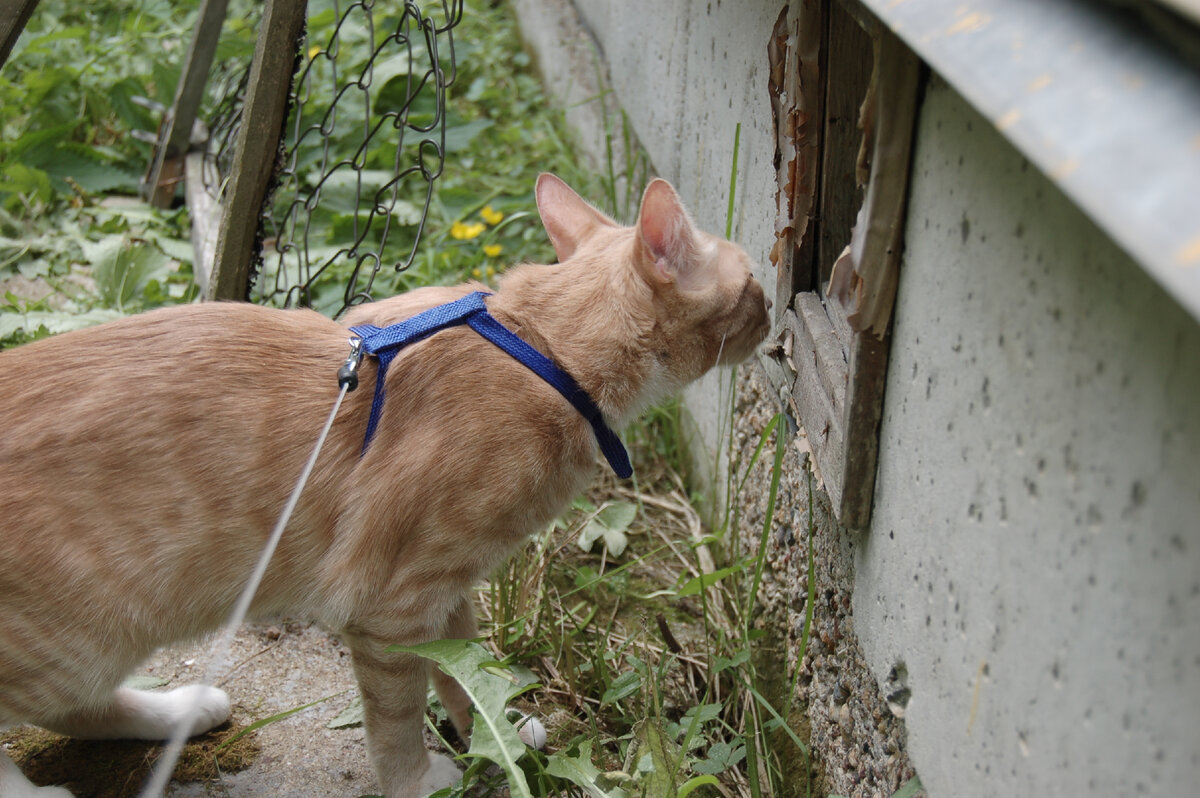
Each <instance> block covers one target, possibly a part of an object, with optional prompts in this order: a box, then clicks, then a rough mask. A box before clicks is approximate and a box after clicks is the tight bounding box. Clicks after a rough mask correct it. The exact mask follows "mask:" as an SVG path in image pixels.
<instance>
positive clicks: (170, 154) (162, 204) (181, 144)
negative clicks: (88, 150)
mask: <svg viewBox="0 0 1200 798" xmlns="http://www.w3.org/2000/svg"><path fill="white" fill-rule="evenodd" d="M228 5H229V0H202V2H201V4H200V12H199V15H198V16H197V18H196V27H195V29H194V30H193V31H192V41H191V43H190V44H189V45H188V49H187V54H186V55H185V56H184V59H183V71H182V73H181V74H180V76H179V83H178V85H177V86H176V87H175V99H174V101H173V102H172V103H171V108H170V110H169V111H168V112H167V115H166V117H165V118H164V119H163V121H162V126H161V127H160V128H159V131H158V143H157V144H156V145H155V147H154V157H153V158H152V159H151V161H150V165H149V168H148V169H147V171H146V177H145V178H144V179H143V180H142V186H141V188H142V196H143V197H145V198H146V201H147V202H149V203H150V204H151V205H153V206H154V207H156V208H166V207H169V206H170V205H171V202H172V200H174V198H175V190H176V188H177V187H178V184H179V182H180V181H181V180H182V178H183V171H184V163H183V159H184V156H185V155H186V153H187V150H188V146H189V144H190V141H191V134H192V128H193V124H194V123H195V121H196V115H197V113H198V112H199V110H200V103H201V102H203V100H204V87H205V85H206V84H207V83H208V73H209V71H210V70H211V69H212V62H213V58H214V57H215V56H216V54H217V43H218V42H219V41H220V39H221V26H222V24H223V23H224V22H225V12H226V8H227V7H228Z"/></svg>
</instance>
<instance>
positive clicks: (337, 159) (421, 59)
mask: <svg viewBox="0 0 1200 798" xmlns="http://www.w3.org/2000/svg"><path fill="white" fill-rule="evenodd" d="M427 7H429V8H431V9H433V10H432V11H431V12H427V11H425V10H423V9H422V8H421V6H420V5H419V4H418V3H416V2H413V1H412V0H409V1H408V2H405V3H403V4H402V5H401V4H399V3H396V2H395V1H394V0H392V2H375V0H358V1H357V2H352V3H345V2H342V0H310V3H309V12H308V34H307V38H306V41H305V43H304V45H303V47H304V51H303V52H302V53H300V57H299V59H298V63H299V69H298V71H297V74H296V76H295V79H294V81H293V91H292V98H293V102H292V106H291V110H290V112H289V115H288V119H287V122H286V127H285V129H284V132H283V154H282V157H281V159H280V162H279V164H278V165H277V172H276V175H275V179H274V181H273V182H274V188H273V190H272V191H271V192H269V194H268V197H267V200H266V202H265V203H264V208H263V216H262V220H261V228H260V233H261V239H262V242H263V244H262V251H261V258H262V260H261V263H260V264H258V266H257V269H256V271H257V274H256V277H255V278H254V285H253V286H252V288H251V291H250V296H251V299H253V300H254V301H256V302H260V303H264V304H271V305H279V306H285V307H286V306H306V307H315V308H316V309H318V310H320V311H322V312H324V313H327V314H329V315H332V316H337V315H339V314H341V313H342V312H343V311H344V310H345V309H346V308H347V307H349V306H350V305H353V304H357V303H359V302H363V301H366V300H369V299H370V298H371V290H372V287H373V285H374V283H375V280H376V278H377V276H378V275H379V274H380V273H381V272H382V271H383V270H385V269H390V270H395V271H403V270H405V269H407V268H408V267H409V265H411V263H412V262H413V259H414V258H415V257H416V255H417V247H418V244H419V242H420V239H421V234H422V232H423V231H424V228H425V219H426V216H427V215H428V212H429V204H430V201H431V200H432V198H433V187H434V182H435V181H436V180H437V178H438V177H439V176H440V175H441V174H442V170H443V168H444V167H445V152H446V149H445V119H446V93H447V89H448V88H449V87H450V86H451V85H452V84H453V83H454V79H455V74H456V69H455V60H454V38H453V28H454V27H455V25H457V24H458V22H459V21H460V20H461V18H462V13H463V0H439V2H436V3H429V4H427ZM247 74H248V72H246V73H242V74H240V75H239V76H238V79H236V80H235V79H233V78H232V77H231V78H228V79H227V80H226V93H225V94H224V98H223V99H222V101H221V102H220V103H219V104H218V106H217V109H216V111H215V112H214V114H213V116H212V117H211V119H210V122H209V128H210V145H209V158H210V162H211V163H213V164H215V166H216V169H215V170H211V171H213V172H215V174H216V175H217V178H216V180H217V182H219V181H221V180H224V179H226V178H227V176H228V173H229V164H230V162H231V158H232V148H233V143H234V142H235V141H236V131H237V128H238V125H239V123H240V115H241V97H242V96H243V95H244V93H245V81H246V76H247ZM206 171H209V170H206ZM218 189H219V186H212V187H210V190H214V191H215V190H218Z"/></svg>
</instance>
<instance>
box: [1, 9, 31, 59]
mask: <svg viewBox="0 0 1200 798" xmlns="http://www.w3.org/2000/svg"><path fill="white" fill-rule="evenodd" d="M37 4H38V0H0V67H2V66H4V62H5V61H7V60H8V54H9V53H11V52H12V48H13V45H15V44H16V43H17V37H18V36H20V35H21V31H23V30H25V23H27V22H29V17H30V16H32V15H33V9H34V8H35V7H36V6H37Z"/></svg>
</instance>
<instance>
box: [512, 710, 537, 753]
mask: <svg viewBox="0 0 1200 798" xmlns="http://www.w3.org/2000/svg"><path fill="white" fill-rule="evenodd" d="M506 714H507V716H508V719H509V720H511V721H512V723H513V725H514V726H516V727H517V736H518V737H520V738H521V742H523V743H525V745H527V746H529V747H530V748H536V749H537V750H538V751H541V750H542V749H544V748H545V747H546V727H545V726H544V725H543V724H542V722H541V721H540V720H538V719H537V718H535V717H534V716H533V715H526V714H525V713H524V712H522V711H521V710H519V709H513V708H512V707H509V708H508V710H507V713H506Z"/></svg>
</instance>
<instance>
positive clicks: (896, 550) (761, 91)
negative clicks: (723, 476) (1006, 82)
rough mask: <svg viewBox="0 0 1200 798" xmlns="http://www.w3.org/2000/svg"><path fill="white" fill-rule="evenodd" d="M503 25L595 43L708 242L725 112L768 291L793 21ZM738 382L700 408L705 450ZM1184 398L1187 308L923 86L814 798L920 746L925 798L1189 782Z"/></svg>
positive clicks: (750, 406)
mask: <svg viewBox="0 0 1200 798" xmlns="http://www.w3.org/2000/svg"><path fill="white" fill-rule="evenodd" d="M518 6H519V7H520V6H525V7H526V10H525V11H524V12H523V18H524V19H523V22H524V24H525V26H526V27H527V28H529V27H536V26H537V25H538V22H539V19H543V18H544V17H543V12H544V9H545V8H547V7H556V8H557V9H558V10H559V11H560V12H563V13H565V14H566V15H567V16H568V17H572V18H574V19H576V22H577V23H579V22H581V23H582V24H583V25H584V26H585V28H586V29H587V30H589V32H590V35H591V36H593V37H594V41H595V45H596V47H597V52H598V53H599V58H600V59H601V63H602V64H603V65H604V66H605V67H606V68H607V72H608V78H609V79H610V80H611V82H612V85H613V87H614V89H615V93H616V97H617V99H619V101H620V103H621V105H622V106H623V107H624V109H625V111H626V112H627V113H628V115H629V117H630V120H631V122H632V123H633V125H634V127H635V129H636V132H637V134H638V136H639V137H640V139H641V141H642V143H643V144H644V145H645V147H646V149H647V151H648V152H649V154H650V157H651V160H652V161H653V163H654V166H655V167H656V169H657V171H658V172H659V173H660V174H662V175H663V176H665V177H667V178H668V179H670V180H672V181H673V182H674V183H675V184H676V186H677V187H678V188H679V189H680V192H681V194H682V195H683V197H684V199H685V201H686V202H688V203H689V206H690V207H691V208H692V209H693V211H694V212H695V215H696V217H697V220H698V221H699V222H700V223H701V224H702V225H703V226H704V227H706V228H708V229H710V230H714V231H720V230H722V229H723V227H724V218H725V209H726V203H727V199H728V196H727V193H726V192H727V187H728V180H729V169H730V161H731V158H732V139H733V128H734V124H735V123H736V122H738V121H740V122H741V123H742V147H741V153H740V160H739V170H738V175H739V177H738V197H739V202H738V206H737V207H738V210H737V213H736V215H735V223H734V238H736V239H738V240H740V241H741V242H742V243H743V245H744V246H746V247H747V249H748V250H749V251H750V253H751V255H752V256H753V257H755V258H756V259H757V260H758V261H759V263H761V264H763V268H762V271H761V272H760V275H759V276H760V278H761V279H763V280H764V281H765V282H766V283H768V284H773V283H774V273H773V270H771V269H770V267H769V265H767V253H768V252H769V250H770V248H771V246H772V244H773V243H774V235H773V230H774V216H775V205H774V193H775V182H774V181H775V176H774V172H773V166H772V163H771V158H772V155H773V152H774V145H773V143H772V139H771V120H770V109H769V105H768V102H767V93H766V74H765V63H766V55H765V52H766V50H765V48H766V42H767V37H768V35H769V33H770V30H771V26H772V24H773V23H774V21H775V19H776V16H777V15H778V13H779V10H780V8H781V7H782V4H781V3H780V2H778V0H776V1H775V2H769V1H768V0H741V2H736V3H735V2H732V0H726V1H725V2H723V3H722V2H720V1H719V0H712V2H707V0H704V1H689V0H670V1H669V2H666V1H664V2H660V3H656V4H653V5H652V6H645V5H643V6H639V7H637V9H636V14H635V13H634V9H632V8H631V6H630V4H627V3H618V2H616V0H586V2H584V0H579V2H578V3H577V4H576V6H577V8H576V7H574V6H572V5H571V4H570V3H569V2H567V0H519V2H518ZM561 66H562V65H561V64H556V67H555V68H558V69H561ZM759 377H761V375H757V376H755V375H751V377H750V378H748V381H747V380H745V379H744V380H742V381H740V382H739V389H738V390H739V398H738V401H739V414H738V424H739V427H740V428H742V427H748V425H751V422H752V420H753V419H760V420H761V419H763V418H768V417H769V415H770V414H771V413H773V412H774V407H773V406H772V404H771V400H770V399H769V398H768V395H769V393H770V390H769V389H768V388H764V387H763V385H762V382H761V380H760V379H759ZM728 384H729V382H728V379H727V378H721V377H718V378H716V379H713V380H710V381H709V382H707V383H704V384H702V385H700V386H698V387H696V388H695V389H693V391H692V392H690V393H689V395H688V397H687V399H688V405H689V408H690V409H691V412H692V413H693V415H694V416H695V417H696V418H697V420H698V422H699V425H700V427H701V429H702V430H704V432H705V434H706V435H707V437H708V440H710V441H715V440H716V435H715V431H716V430H717V429H718V428H719V427H720V426H721V424H722V423H724V421H725V420H726V419H727V417H728V409H727V408H728V395H727V393H726V395H725V396H723V397H722V396H721V390H720V388H721V386H726V387H727V386H728ZM1198 397H1200V326H1198V325H1197V322H1196V321H1195V319H1193V318H1192V317H1190V316H1188V315H1187V314H1186V313H1184V312H1183V311H1182V310H1181V309H1180V307H1179V306H1178V305H1177V304H1176V303H1175V301H1174V300H1173V299H1171V298H1170V297H1168V296H1167V295H1166V294H1165V293H1163V292H1162V291H1161V290H1160V289H1159V288H1158V287H1157V286H1156V284H1154V283H1153V282H1152V281H1151V280H1150V279H1149V278H1147V277H1146V275H1145V273H1144V272H1143V270H1142V269H1141V268H1140V267H1139V266H1138V265H1137V264H1135V263H1134V262H1133V261H1131V260H1130V259H1129V258H1128V257H1127V256H1126V255H1125V254H1123V253H1122V252H1121V251H1120V250H1119V249H1118V248H1117V247H1116V246H1115V245H1114V244H1113V243H1112V241H1111V240H1110V239H1109V237H1108V236H1107V235H1106V234H1105V233H1104V232H1103V231H1101V230H1099V229H1097V228H1096V227H1095V226H1094V225H1093V224H1092V223H1091V222H1089V221H1088V220H1087V219H1086V218H1085V217H1084V216H1083V214H1081V213H1080V212H1079V211H1078V209H1077V208H1076V207H1075V206H1074V205H1073V204H1072V203H1071V202H1070V201H1069V200H1067V199H1066V198H1065V197H1064V196H1063V195H1062V194H1061V193H1060V192H1059V191H1058V190H1057V189H1056V188H1055V187H1054V185H1053V184H1052V183H1051V182H1049V181H1047V180H1046V179H1045V178H1044V177H1043V176H1042V175H1041V174H1040V173H1039V172H1038V171H1037V170H1036V169H1035V168H1034V167H1032V166H1030V165H1029V164H1028V163H1027V162H1026V161H1025V160H1024V159H1023V158H1022V157H1021V156H1020V155H1019V154H1018V153H1017V151H1016V150H1015V149H1014V148H1013V147H1012V146H1011V145H1010V144H1009V143H1008V142H1007V141H1006V140H1005V139H1004V138H1003V137H1002V136H1001V135H1000V134H999V133H998V132H997V131H996V129H995V127H994V126H993V125H992V124H991V123H990V122H988V121H987V120H985V119H984V118H982V117H981V116H979V115H978V114H977V113H976V112H975V111H973V110H972V109H971V108H970V107H969V105H968V104H967V103H966V102H965V101H964V100H963V99H962V97H961V96H959V95H958V94H956V93H955V92H954V91H953V90H952V89H950V88H949V87H948V86H947V85H946V83H945V82H943V81H942V80H940V79H939V78H938V76H936V75H934V76H933V77H932V79H931V81H930V84H929V87H928V91H927V94H926V98H925V101H924V105H923V107H922V111H921V115H920V121H919V128H918V134H917V145H916V153H915V165H914V171H913V184H912V193H911V198H910V203H909V218H908V224H907V249H906V254H905V258H904V263H903V270H902V275H901V280H900V288H899V294H898V297H897V305H896V312H895V317H894V337H893V342H892V349H891V361H890V365H889V372H888V382H887V389H886V395H885V400H884V402H885V404H884V416H883V421H882V427H881V446H880V463H879V471H878V478H877V482H876V497H875V509H874V517H873V520H872V524H871V527H870V528H869V529H867V530H865V531H862V532H852V531H849V530H846V529H843V528H840V527H839V526H838V525H837V524H836V523H835V522H834V521H833V520H832V519H831V517H830V515H829V512H828V509H827V502H823V501H822V500H821V499H820V498H818V502H817V505H818V506H816V507H814V508H813V509H814V511H815V512H816V517H817V518H818V521H819V524H820V530H819V535H820V536H821V542H820V544H819V545H818V546H817V547H816V551H817V553H818V557H819V558H822V559H821V563H820V565H819V569H821V568H823V569H824V571H823V573H825V574H826V575H825V576H823V577H821V579H820V580H819V584H821V585H826V584H828V585H829V587H828V589H826V588H824V587H823V588H822V592H821V593H820V594H819V595H821V596H823V597H824V598H823V599H822V600H821V606H820V607H818V608H817V627H818V628H820V629H826V628H827V629H828V630H829V633H828V635H827V636H825V637H824V638H823V639H822V640H821V642H820V645H816V646H815V650H814V651H813V652H810V656H809V658H808V659H806V662H805V663H804V669H803V670H802V673H803V674H804V677H803V678H802V680H801V685H802V689H803V690H804V691H805V695H804V696H803V697H802V698H803V700H804V702H805V703H806V705H807V706H808V707H809V708H810V710H811V711H812V713H813V718H814V721H813V726H812V734H813V741H814V750H815V751H816V752H817V754H818V757H819V758H821V760H822V766H823V768H824V777H825V780H824V782H823V783H822V784H821V785H820V786H821V787H822V788H825V789H827V791H828V792H835V793H838V794H842V795H855V796H857V795H868V796H873V795H887V794H889V789H894V787H895V783H896V782H895V780H896V779H897V778H898V777H899V776H900V775H903V774H904V773H905V772H907V771H906V770H905V768H906V767H907V766H906V764H905V762H904V759H905V756H906V752H907V753H908V754H910V755H911V759H912V764H913V765H915V767H916V770H917V772H918V773H919V774H920V776H921V779H922V781H923V783H924V784H925V786H926V788H927V790H928V792H929V794H930V795H933V796H938V797H939V798H941V796H968V795H970V796H984V795H1032V794H1043V795H1114V796H1116V795H1120V796H1125V795H1143V794H1144V795H1161V796H1169V795H1183V794H1191V793H1192V792H1194V785H1195V784H1197V783H1200V412H1198V408H1200V399H1198ZM751 426H752V425H751ZM745 432H746V433H747V435H752V432H753V430H752V429H749V428H747V429H745ZM789 462H792V463H794V466H793V469H792V473H790V474H789V475H788V479H787V480H785V483H784V485H783V491H784V494H783V495H785V496H786V497H788V502H789V504H788V506H786V507H782V508H780V509H779V511H778V515H779V517H778V518H777V524H778V526H779V528H780V529H781V530H783V531H782V532H781V534H780V536H779V539H778V540H775V541H773V543H772V546H773V550H772V560H771V561H772V563H773V564H775V565H776V573H775V574H774V577H773V578H774V579H775V581H776V582H777V590H775V591H772V592H770V593H769V594H768V595H769V596H771V599H770V600H771V601H773V602H775V603H776V604H777V609H778V610H779V612H778V613H777V616H778V617H781V618H782V621H781V623H782V624H784V625H785V626H787V627H788V628H786V629H785V630H784V631H785V633H786V635H789V636H791V637H792V638H794V634H795V631H796V630H795V628H794V627H795V620H796V617H797V613H802V608H803V602H799V601H798V600H797V597H799V596H800V595H801V594H802V593H803V590H804V585H803V583H802V580H800V579H799V576H798V575H797V572H796V566H795V564H796V563H797V562H802V561H803V559H802V558H803V556H804V551H805V548H804V547H805V542H804V540H803V539H802V534H801V531H800V530H802V529H803V528H804V526H805V525H806V523H807V522H806V517H807V515H806V513H807V512H808V509H809V508H807V507H805V506H804V504H806V502H807V498H806V491H805V483H804V467H805V466H804V463H805V459H804V458H803V456H802V455H797V456H789ZM755 501H756V499H755V497H754V496H750V497H747V507H746V508H745V510H744V512H745V516H746V518H747V523H748V524H752V525H754V524H759V523H761V506H760V505H759V509H758V513H759V515H757V516H756V515H755V512H756V510H755ZM756 519H757V520H756ZM758 528H759V529H761V526H759V527H758ZM784 533H786V534H784ZM822 580H823V581H822ZM789 587H790V589H791V596H790V597H789V596H788V590H789ZM851 594H852V597H851ZM906 691H907V692H906ZM847 692H849V700H848V701H847V697H846V695H847ZM904 695H907V696H908V699H907V703H905V702H904V701H903V700H900V701H896V700H893V701H891V702H890V704H889V702H888V701H887V700H886V699H887V698H888V697H889V696H891V697H899V696H904ZM889 705H890V707H891V709H890V710H889V709H887V707H888V706H889ZM843 707H845V708H843ZM889 713H890V714H889ZM897 716H899V717H902V719H903V723H900V724H897V726H898V728H896V729H894V728H893V727H892V724H893V721H895V720H897V719H898V717H897ZM872 735H874V736H872ZM905 735H907V739H905ZM881 736H882V737H881ZM849 738H853V739H857V740H858V741H859V742H861V743H862V744H861V745H859V746H855V745H847V739H849ZM889 757H891V758H892V761H888V758H889Z"/></svg>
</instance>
